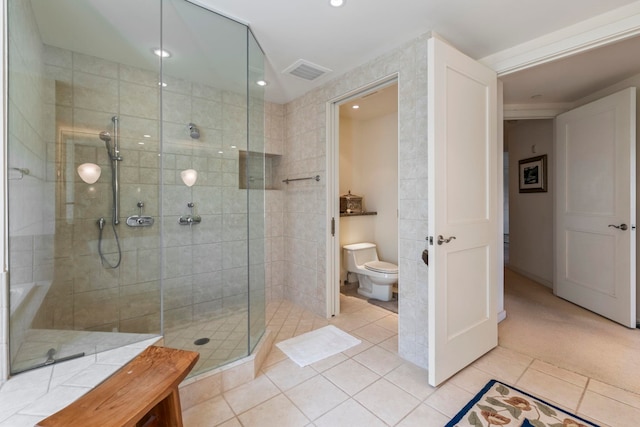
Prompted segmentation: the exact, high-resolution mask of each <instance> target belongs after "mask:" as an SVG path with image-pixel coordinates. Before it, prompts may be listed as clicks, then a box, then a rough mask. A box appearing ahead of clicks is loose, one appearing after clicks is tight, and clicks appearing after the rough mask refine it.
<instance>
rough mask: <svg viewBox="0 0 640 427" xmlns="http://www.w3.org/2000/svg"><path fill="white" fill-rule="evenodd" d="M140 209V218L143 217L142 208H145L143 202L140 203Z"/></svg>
mask: <svg viewBox="0 0 640 427" xmlns="http://www.w3.org/2000/svg"><path fill="white" fill-rule="evenodd" d="M138 208H139V209H140V213H139V214H138V215H139V216H142V208H144V202H143V201H142V200H141V201H139V202H138Z"/></svg>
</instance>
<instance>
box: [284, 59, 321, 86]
mask: <svg viewBox="0 0 640 427" xmlns="http://www.w3.org/2000/svg"><path fill="white" fill-rule="evenodd" d="M330 72H331V70H330V69H328V68H325V67H321V66H320V65H317V64H314V63H312V62H309V61H305V60H304V59H298V60H297V61H296V62H294V63H293V64H292V65H290V66H289V67H287V68H286V69H285V70H284V71H283V73H285V74H291V75H292V76H295V77H298V78H301V79H305V80H309V81H313V80H315V79H317V78H318V77H321V76H323V75H324V74H326V73H330Z"/></svg>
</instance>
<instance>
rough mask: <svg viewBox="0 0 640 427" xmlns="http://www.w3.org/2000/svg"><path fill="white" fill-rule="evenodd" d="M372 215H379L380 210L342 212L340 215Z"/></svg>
mask: <svg viewBox="0 0 640 427" xmlns="http://www.w3.org/2000/svg"><path fill="white" fill-rule="evenodd" d="M371 215H378V212H358V213H346V212H340V216H371Z"/></svg>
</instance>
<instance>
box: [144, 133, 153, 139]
mask: <svg viewBox="0 0 640 427" xmlns="http://www.w3.org/2000/svg"><path fill="white" fill-rule="evenodd" d="M142 136H144V137H145V138H151V135H149V134H148V133H145V134H144V135H142Z"/></svg>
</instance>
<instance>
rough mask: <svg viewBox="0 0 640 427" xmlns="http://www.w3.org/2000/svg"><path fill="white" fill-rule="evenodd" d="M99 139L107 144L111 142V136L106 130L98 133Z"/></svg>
mask: <svg viewBox="0 0 640 427" xmlns="http://www.w3.org/2000/svg"><path fill="white" fill-rule="evenodd" d="M100 139H101V140H103V141H104V142H106V143H107V144H108V143H110V142H111V134H110V133H109V132H107V131H106V130H103V131H102V132H100Z"/></svg>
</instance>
